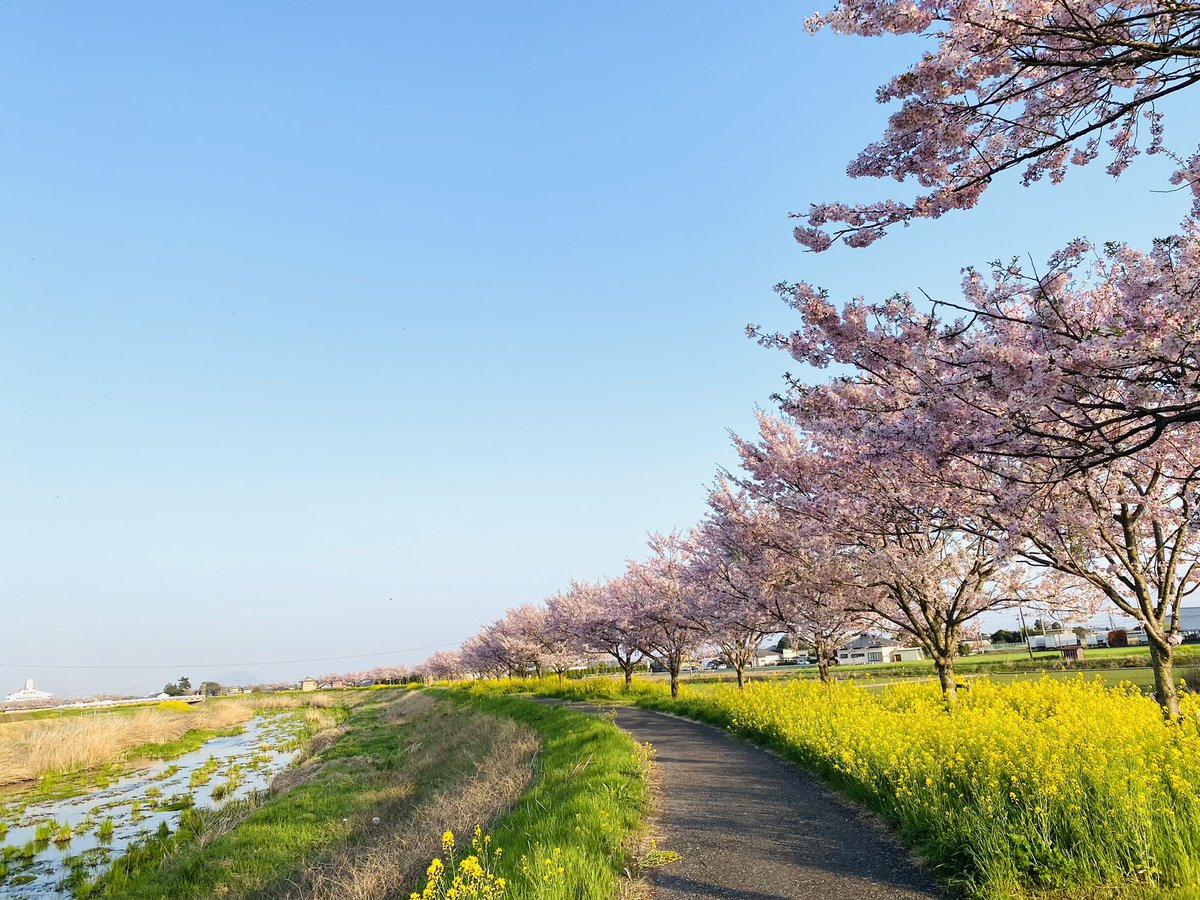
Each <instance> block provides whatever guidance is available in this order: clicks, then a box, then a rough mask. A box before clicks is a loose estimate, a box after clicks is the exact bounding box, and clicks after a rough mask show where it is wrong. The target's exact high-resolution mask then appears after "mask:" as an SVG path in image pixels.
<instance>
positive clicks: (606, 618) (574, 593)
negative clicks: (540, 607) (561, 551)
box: [547, 580, 644, 688]
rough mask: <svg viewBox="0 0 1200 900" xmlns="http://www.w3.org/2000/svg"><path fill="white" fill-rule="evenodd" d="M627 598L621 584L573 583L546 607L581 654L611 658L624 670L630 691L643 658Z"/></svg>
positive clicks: (626, 685)
mask: <svg viewBox="0 0 1200 900" xmlns="http://www.w3.org/2000/svg"><path fill="white" fill-rule="evenodd" d="M627 596H628V590H627V588H626V587H625V586H624V585H623V584H621V583H620V581H619V580H618V581H609V582H604V583H602V584H593V583H591V582H586V581H573V582H571V586H570V587H569V588H568V589H567V590H565V591H562V592H560V593H558V594H555V595H554V596H553V597H551V598H550V599H549V600H548V601H547V606H548V608H549V610H550V615H551V616H552V617H553V618H554V619H555V620H556V621H557V622H558V623H559V625H560V627H562V628H563V629H565V630H566V632H567V633H568V634H570V635H571V636H572V638H573V639H574V642H575V646H576V648H577V649H578V650H580V651H581V652H582V653H584V654H603V655H605V656H611V657H612V658H613V659H614V660H615V661H616V663H617V665H618V666H620V667H621V671H622V673H624V676H625V687H626V688H629V687H630V686H631V684H632V682H633V672H634V669H636V668H637V666H638V665H640V664H641V662H642V660H643V658H644V654H643V653H642V651H641V650H640V649H639V644H640V643H641V641H640V635H639V633H638V625H637V622H636V621H635V620H634V618H633V616H632V613H631V610H630V605H629V604H628V603H627V602H625V600H626V597H627Z"/></svg>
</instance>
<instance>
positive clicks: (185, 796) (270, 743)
mask: <svg viewBox="0 0 1200 900" xmlns="http://www.w3.org/2000/svg"><path fill="white" fill-rule="evenodd" d="M301 721H302V716H298V715H297V714H296V713H295V712H294V711H287V712H276V713H272V714H266V715H260V716H257V717H255V718H253V719H251V720H250V721H249V722H247V723H246V726H245V729H244V730H243V731H242V732H241V733H239V734H235V735H227V736H224V737H215V738H213V739H211V740H209V741H206V742H205V743H204V744H203V745H202V746H201V747H200V748H199V749H198V750H194V751H192V752H191V753H187V754H185V755H183V756H179V757H176V758H175V759H172V760H159V761H156V762H154V763H152V764H150V765H148V766H146V767H144V768H139V769H137V770H136V771H134V772H131V773H129V774H128V775H125V776H123V777H121V778H120V779H118V780H117V781H115V782H113V783H111V784H110V785H108V786H107V787H105V788H102V789H96V790H93V791H90V792H88V793H86V794H83V795H81V796H78V797H70V798H67V799H60V800H50V801H44V802H34V803H29V804H28V805H27V806H25V807H24V808H23V809H22V808H21V804H22V798H21V797H20V795H16V796H11V797H8V798H5V799H6V801H7V805H6V806H4V807H2V808H0V822H2V823H6V824H7V825H8V830H7V833H3V825H0V873H5V870H6V869H7V873H6V874H0V898H2V900H23V898H31V900H32V898H37V900H44V898H51V897H70V896H71V892H70V890H69V889H68V888H66V887H65V886H62V884H61V883H62V882H63V880H64V879H65V878H66V876H67V875H68V874H69V873H70V872H71V869H72V868H73V867H83V868H85V870H86V871H87V873H88V874H89V875H95V874H98V873H99V872H102V871H103V870H104V869H106V868H107V867H108V865H109V864H110V863H111V861H112V860H113V859H114V858H116V857H117V856H120V854H121V853H122V852H123V851H124V849H125V848H126V847H127V846H128V845H129V843H130V842H131V841H134V840H136V839H138V838H140V837H144V836H145V835H146V834H149V833H153V832H155V831H156V830H158V829H159V828H162V827H163V826H165V827H166V828H170V829H172V830H173V829H174V828H175V826H176V825H177V824H178V822H179V817H180V815H181V814H182V811H183V810H184V809H186V808H188V807H189V806H193V805H194V806H197V807H214V806H220V805H222V804H225V803H228V802H229V801H231V800H236V799H239V798H242V797H245V796H247V795H248V794H250V793H251V792H252V791H256V790H262V789H264V788H266V787H267V785H268V784H270V781H271V778H272V777H273V776H274V775H275V774H276V773H277V772H279V771H280V770H281V769H283V768H284V767H285V766H286V765H287V764H288V763H289V762H290V761H291V760H292V758H293V756H294V755H295V749H294V736H295V734H296V732H297V729H298V727H299V725H300V723H301Z"/></svg>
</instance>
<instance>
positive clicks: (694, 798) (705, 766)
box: [573, 704, 942, 900]
mask: <svg viewBox="0 0 1200 900" xmlns="http://www.w3.org/2000/svg"><path fill="white" fill-rule="evenodd" d="M573 705H575V706H576V707H577V708H582V709H586V710H588V711H594V710H595V709H596V708H595V707H593V706H586V707H582V706H579V705H576V704H573ZM616 714H617V724H618V725H619V726H620V727H621V728H623V729H625V730H626V731H628V732H629V733H630V734H632V735H633V737H634V738H635V739H636V740H638V741H642V742H645V741H650V742H651V743H652V744H653V745H654V747H655V750H656V753H655V761H656V762H657V763H658V764H659V766H660V767H661V768H660V774H661V778H662V783H663V792H662V794H663V796H662V798H661V803H660V808H659V820H658V829H659V831H660V833H661V835H662V838H661V839H660V841H659V848H660V849H663V850H673V851H675V852H676V853H678V854H680V855H681V856H682V859H680V860H679V861H677V862H674V863H671V864H669V865H667V866H665V867H664V868H662V869H660V870H659V871H658V873H657V877H656V878H655V884H656V892H655V895H656V897H657V898H658V900H677V898H683V897H688V898H697V897H698V898H704V897H717V898H731V900H732V898H736V900H918V898H920V900H931V898H941V897H942V893H941V891H940V890H939V889H938V887H937V885H936V882H935V881H934V879H933V878H931V877H930V876H929V875H928V874H927V873H926V872H923V871H922V870H920V869H919V868H917V866H916V865H915V864H914V863H913V861H912V858H911V856H910V855H909V854H908V852H907V851H906V850H905V849H904V848H903V847H902V846H901V845H900V844H899V842H898V841H896V839H895V838H894V837H892V836H891V835H889V834H888V833H887V832H885V831H883V830H882V829H881V828H880V827H879V826H878V825H876V824H875V823H873V822H872V821H870V820H869V819H868V818H867V816H866V815H865V814H864V813H862V811H861V810H859V809H858V808H857V807H855V806H854V805H853V804H851V803H849V802H848V801H846V800H844V799H842V798H840V797H839V796H838V795H837V794H835V793H834V792H833V791H831V790H830V789H829V788H827V787H825V786H824V785H823V784H822V783H821V782H820V781H818V780H817V779H816V778H815V777H814V776H812V775H810V774H808V773H807V772H805V771H804V770H802V769H800V768H798V767H796V766H794V765H792V764H790V763H788V762H785V761H784V760H782V759H779V758H778V757H776V756H773V755H772V754H770V753H766V752H764V751H763V750H760V749H759V748H757V747H754V746H753V745H751V744H749V743H746V742H744V741H741V740H738V739H736V738H734V737H732V736H731V735H729V734H727V733H726V732H724V731H721V730H719V729H716V728H712V727H710V726H707V725H700V724H698V723H695V722H689V721H686V720H684V719H678V718H675V717H674V716H667V715H663V714H662V713H656V712H651V711H649V710H644V709H637V708H632V707H618V708H617V710H616Z"/></svg>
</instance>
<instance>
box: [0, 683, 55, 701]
mask: <svg viewBox="0 0 1200 900" xmlns="http://www.w3.org/2000/svg"><path fill="white" fill-rule="evenodd" d="M53 696H54V695H53V694H50V693H47V692H46V691H38V690H34V687H33V679H32V678H30V679H29V680H27V681H26V682H25V687H23V688H21V690H19V691H17V692H16V693H15V694H9V695H8V696H7V697H5V698H4V702H5V703H23V702H28V701H30V700H49V699H50V698H51V697H53Z"/></svg>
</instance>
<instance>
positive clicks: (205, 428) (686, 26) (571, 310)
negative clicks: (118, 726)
mask: <svg viewBox="0 0 1200 900" xmlns="http://www.w3.org/2000/svg"><path fill="white" fill-rule="evenodd" d="M812 11H813V10H812V9H810V8H808V7H803V6H796V5H794V4H785V3H757V4H736V5H730V4H718V3H701V2H694V3H689V4H643V3H633V2H612V3H607V4H603V5H592V6H585V5H581V4H565V3H564V4H549V3H545V4H496V3H483V2H480V3H444V2H439V3H433V2H429V3H407V4H394V3H360V4H354V5H353V6H334V5H317V4H294V3H258V4H253V5H247V4H232V3H205V4H199V3H181V4H170V5H163V4H150V3H146V4H134V3H116V4H111V5H105V6H104V7H103V8H101V7H98V6H90V7H89V6H79V5H77V4H74V5H72V4H63V3H45V4H24V5H9V6H8V7H6V8H4V9H3V10H0V85H2V87H0V90H2V91H3V103H2V105H0V109H3V110H4V118H5V123H4V141H3V146H4V154H3V159H4V165H3V166H2V167H0V279H2V280H0V285H2V287H3V294H2V296H3V311H4V327H3V328H2V329H0V376H2V377H3V384H4V389H3V391H0V415H2V416H3V421H4V423H5V426H6V427H5V436H6V440H4V441H3V442H0V464H2V465H3V467H4V471H5V473H6V477H5V478H4V479H3V480H2V481H0V503H2V504H3V508H4V518H3V520H2V521H3V528H4V531H5V532H6V534H5V535H4V536H3V540H2V541H0V571H2V572H3V573H4V576H3V579H2V581H0V591H2V592H3V595H2V596H0V610H2V612H0V616H2V618H0V688H3V687H4V686H5V685H7V684H9V683H11V685H12V687H13V688H14V689H15V688H16V687H18V686H19V684H20V682H22V681H23V680H24V678H26V677H29V676H32V677H34V678H35V679H36V680H37V681H38V683H39V685H42V686H45V687H46V688H47V689H50V690H54V691H58V692H62V693H81V692H88V691H92V690H121V691H129V690H134V689H137V690H149V689H151V688H157V687H159V686H161V685H162V683H163V682H164V681H166V680H168V679H169V678H174V676H176V675H178V674H180V673H181V672H185V671H186V673H187V674H189V675H191V676H192V677H193V679H198V678H202V677H217V678H220V677H222V676H223V675H225V674H227V673H229V672H231V671H250V672H252V673H253V674H255V675H257V676H259V677H263V678H275V677H294V676H301V675H304V674H306V672H309V671H311V672H312V673H313V674H317V673H319V672H320V671H327V670H330V669H342V670H345V669H348V668H357V667H360V666H362V667H365V666H369V665H371V664H374V663H381V662H395V661H409V662H415V661H416V660H418V659H420V658H421V657H423V656H424V655H426V650H425V648H431V647H437V646H442V645H451V644H455V643H457V642H458V641H459V640H461V639H462V638H463V637H466V636H467V635H468V634H470V633H471V632H472V631H474V630H475V628H476V627H477V626H478V625H479V624H481V623H483V622H485V621H488V620H489V619H491V618H494V617H496V616H497V615H499V614H500V613H501V612H502V611H503V610H504V609H505V608H506V607H508V606H511V605H514V604H516V603H521V602H525V601H529V600H536V599H539V598H541V597H543V596H545V595H546V594H548V593H550V592H552V591H554V590H556V589H558V588H559V587H561V586H562V585H564V584H565V583H566V582H567V581H568V580H569V579H570V578H571V577H585V578H590V577H599V576H601V575H604V574H615V573H617V572H618V571H619V570H620V568H621V566H622V560H623V559H624V558H625V557H626V556H629V555H636V554H639V553H640V552H641V549H642V542H643V540H644V535H645V533H646V531H648V530H651V529H654V530H662V529H669V528H671V527H672V526H687V525H689V524H691V523H692V522H694V521H695V520H696V519H697V518H698V517H699V515H700V514H701V513H702V511H703V501H704V486H705V484H706V483H707V482H709V481H710V480H711V478H712V475H713V472H714V470H715V467H716V465H717V464H719V463H724V464H729V463H731V462H732V454H731V453H730V451H729V447H728V439H727V433H726V432H727V429H730V428H733V429H739V430H748V429H750V428H751V427H752V423H753V410H754V407H755V405H756V404H758V405H766V404H768V403H769V400H768V398H769V396H770V394H771V393H772V391H774V390H776V389H777V388H778V387H779V385H780V381H779V376H780V375H781V373H782V372H783V371H785V370H787V369H789V368H794V367H793V366H790V365H789V364H788V363H789V361H788V360H786V359H784V358H782V357H781V356H779V355H778V354H775V353H772V352H769V351H766V350H762V349H760V348H758V347H756V346H755V345H754V344H753V343H751V342H750V341H748V340H747V339H746V338H745V337H744V336H743V333H742V329H743V327H744V325H745V324H746V323H747V322H759V323H763V324H765V325H767V326H770V327H778V328H784V327H787V326H788V324H789V321H790V317H789V314H788V311H787V310H786V309H785V308H784V307H783V306H782V305H781V304H780V303H779V302H778V300H777V299H776V298H775V295H774V294H773V293H772V291H771V285H773V284H774V283H776V282H778V281H783V280H794V279H799V278H806V279H808V280H811V281H814V282H817V283H820V284H823V285H825V286H827V287H829V288H830V289H831V290H832V291H833V293H834V295H835V296H837V297H846V296H849V295H851V294H855V293H862V294H865V295H867V296H876V297H878V296H883V295H887V294H890V293H892V292H895V291H898V290H909V289H911V290H915V289H916V288H918V287H922V288H925V289H926V290H929V291H930V292H931V293H939V292H941V293H948V292H951V291H953V289H954V287H955V285H956V284H957V280H958V270H959V268H960V267H961V266H963V265H966V264H977V265H981V264H984V263H986V261H987V260H989V259H992V258H995V257H999V256H1003V257H1007V256H1010V255H1014V254H1021V255H1024V254H1032V255H1033V257H1034V258H1035V259H1038V258H1041V257H1044V256H1045V255H1046V254H1047V252H1049V251H1050V250H1051V249H1053V248H1054V247H1056V246H1058V245H1060V244H1062V243H1064V242H1065V241H1066V240H1067V239H1069V238H1071V237H1074V236H1076V235H1080V234H1083V235H1088V236H1091V237H1093V238H1096V239H1099V240H1114V239H1120V240H1128V241H1131V242H1135V243H1146V242H1147V241H1148V240H1149V238H1150V237H1152V236H1155V235H1161V234H1165V233H1169V232H1170V231H1171V230H1172V229H1173V226H1174V225H1175V224H1176V222H1178V220H1179V219H1180V218H1181V216H1182V215H1183V213H1184V212H1185V210H1186V205H1187V204H1186V201H1185V199H1184V198H1183V197H1182V196H1181V195H1179V194H1169V193H1157V192H1155V191H1156V190H1161V189H1163V188H1165V187H1167V185H1166V174H1167V172H1168V170H1169V169H1168V166H1167V165H1166V163H1165V162H1164V161H1146V162H1145V163H1144V164H1142V165H1139V166H1137V167H1135V169H1134V170H1133V171H1131V173H1130V174H1129V175H1128V176H1126V177H1125V178H1123V179H1122V180H1121V181H1120V182H1117V183H1115V184H1114V183H1113V182H1112V181H1111V180H1110V179H1108V178H1107V177H1106V176H1105V175H1104V174H1103V172H1102V171H1101V170H1100V169H1098V168H1097V169H1096V171H1094V172H1087V173H1082V174H1081V173H1077V172H1073V173H1072V175H1071V177H1070V179H1069V181H1068V183H1067V185H1066V186H1064V187H1061V188H1056V189H1051V188H1048V187H1044V186H1038V187H1034V188H1031V189H1022V188H1020V187H1019V186H1018V185H1017V184H1016V182H1015V181H1014V180H1008V181H1007V182H1006V183H1004V184H1000V185H998V186H996V187H994V188H993V189H992V190H991V191H990V192H989V196H986V197H985V199H984V201H983V204H982V205H981V206H980V207H979V208H978V209H977V210H975V211H974V212H972V213H969V214H961V215H957V216H952V217H948V218H945V219H943V220H941V221H939V222H933V223H921V224H919V225H916V226H914V227H912V228H910V229H907V230H905V231H903V232H902V233H898V234H897V235H895V236H893V237H891V238H889V239H888V240H885V241H882V242H879V243H878V244H876V245H875V246H873V247H872V248H870V249H868V250H866V251H850V250H846V249H835V250H833V251H831V252H829V253H826V254H823V255H820V256H814V255H812V254H806V253H804V252H803V251H802V250H801V249H800V247H799V246H798V245H797V244H795V242H794V241H793V240H792V238H791V235H790V227H791V226H790V223H789V221H788V219H787V214H788V213H789V212H791V211H795V210H803V209H804V208H806V205H807V203H808V202H809V201H812V200H827V199H834V198H838V199H859V198H869V197H882V196H885V195H886V193H887V191H889V190H891V189H893V188H894V187H895V186H894V185H892V184H878V183H854V182H848V180H847V179H846V178H845V176H844V174H843V173H844V169H845V165H846V163H847V162H848V161H849V160H850V158H851V157H852V156H853V154H854V153H855V152H856V151H857V150H858V149H859V148H860V147H861V146H863V145H864V144H866V143H867V142H868V141H870V140H872V139H873V138H875V137H876V136H877V135H878V133H879V132H880V130H881V128H882V125H883V122H884V118H885V115H886V112H885V110H884V109H883V108H881V107H879V106H877V105H876V104H875V103H874V102H873V97H874V88H875V87H876V86H877V85H878V84H879V83H880V82H882V81H883V80H884V79H885V78H886V77H887V76H888V75H889V74H890V73H892V72H894V71H896V70H898V69H899V68H900V67H902V66H903V65H904V64H905V62H906V61H907V60H908V59H909V58H910V57H911V55H912V54H913V53H914V52H915V49H916V47H917V46H918V45H917V44H916V42H914V41H900V40H892V41H881V42H877V43H870V42H864V41H860V40H854V39H846V38H837V37H834V36H831V35H820V36H818V37H816V38H812V37H807V36H806V35H805V34H804V32H803V28H802V21H803V18H804V17H805V16H806V15H807V14H809V13H811V12H812ZM1167 112H1168V114H1169V119H1168V139H1169V141H1172V142H1175V143H1176V144H1177V145H1179V146H1181V147H1183V148H1184V149H1187V148H1188V147H1189V146H1195V144H1196V142H1197V138H1198V134H1197V132H1200V125H1198V124H1196V123H1200V116H1197V115H1196V114H1195V113H1196V102H1195V100H1194V99H1192V98H1183V99H1181V100H1179V101H1177V102H1176V103H1175V105H1174V106H1173V107H1170V108H1168V109H1167ZM1189 119H1190V120H1191V121H1190V123H1189V122H1188V120H1189ZM1186 128H1191V131H1190V132H1189V131H1187V130H1186ZM1189 142H1190V143H1189ZM404 648H421V649H420V650H417V649H414V650H413V651H412V652H409V653H400V654H389V655H382V656H372V657H363V658H360V659H346V660H342V661H335V662H329V663H314V664H311V665H309V664H301V663H296V664H289V665H276V666H269V665H262V666H247V665H245V663H257V662H262V661H270V660H292V659H309V658H313V657H329V656H343V655H347V656H348V655H351V654H367V653H370V652H372V651H381V650H399V649H404ZM210 663H211V664H212V665H207V664H210ZM160 665H161V666H163V668H161V669H160V668H132V667H133V666H147V667H150V666H154V667H157V666H160ZM34 666H38V667H45V668H33V667H34ZM67 666H111V667H113V668H110V669H94V670H88V669H79V668H66V667H67ZM0 692H2V691H0Z"/></svg>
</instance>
